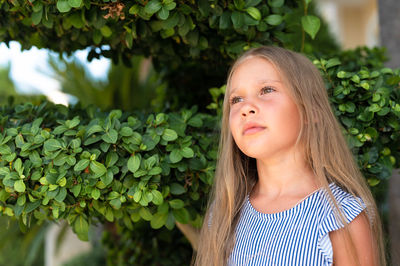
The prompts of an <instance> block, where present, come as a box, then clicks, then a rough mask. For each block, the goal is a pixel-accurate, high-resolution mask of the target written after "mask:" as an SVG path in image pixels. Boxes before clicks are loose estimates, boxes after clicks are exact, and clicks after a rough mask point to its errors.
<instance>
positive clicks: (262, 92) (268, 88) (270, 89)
mask: <svg viewBox="0 0 400 266" xmlns="http://www.w3.org/2000/svg"><path fill="white" fill-rule="evenodd" d="M273 91H275V90H274V89H273V88H271V87H268V86H266V87H263V88H262V89H261V94H265V93H269V92H273Z"/></svg>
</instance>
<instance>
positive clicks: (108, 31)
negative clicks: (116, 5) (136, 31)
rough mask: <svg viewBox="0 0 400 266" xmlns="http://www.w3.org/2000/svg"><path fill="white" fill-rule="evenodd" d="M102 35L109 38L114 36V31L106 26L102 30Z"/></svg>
mask: <svg viewBox="0 0 400 266" xmlns="http://www.w3.org/2000/svg"><path fill="white" fill-rule="evenodd" d="M100 32H101V35H103V36H104V37H106V38H108V37H110V36H111V35H112V31H111V29H110V27H108V26H107V25H104V26H103V27H102V28H101V29H100Z"/></svg>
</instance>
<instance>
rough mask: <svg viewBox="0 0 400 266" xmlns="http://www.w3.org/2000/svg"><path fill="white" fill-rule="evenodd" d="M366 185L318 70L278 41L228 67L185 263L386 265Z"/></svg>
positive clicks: (378, 229)
mask: <svg viewBox="0 0 400 266" xmlns="http://www.w3.org/2000/svg"><path fill="white" fill-rule="evenodd" d="M384 254H385V253H384V250H383V241H382V230H381V223H380V220H379V216H378V212H377V208H376V205H375V202H374V199H373V197H372V195H371V192H370V191H369V188H368V186H367V184H366V182H365V179H364V178H363V176H362V174H361V173H360V171H359V169H358V167H357V164H356V163H355V161H354V158H353V155H352V153H351V151H350V150H349V148H348V146H347V143H346V141H345V139H344V137H343V135H342V131H341V127H340V125H339V123H338V122H337V120H336V118H335V116H334V114H333V113H332V111H331V109H330V105H329V100H328V95H327V92H326V89H325V87H324V83H323V80H322V78H321V76H320V73H319V71H318V70H317V68H316V67H315V66H314V65H313V64H312V63H311V62H310V61H309V60H308V59H307V58H306V57H304V56H302V55H301V54H298V53H295V52H292V51H289V50H286V49H283V48H278V47H265V46H264V47H259V48H255V49H251V50H248V51H247V52H246V53H244V54H243V55H242V56H241V57H239V58H238V59H237V60H236V62H235V63H234V64H233V66H232V67H231V70H230V72H229V75H228V80H227V90H226V94H225V98H224V104H223V115H222V125H221V139H220V148H219V159H218V162H217V169H216V173H215V182H214V185H213V189H212V191H211V193H210V198H209V201H208V208H207V212H206V215H205V219H204V225H203V227H202V229H201V232H200V238H199V242H198V250H197V254H196V256H195V257H193V258H194V259H195V262H194V264H195V265H200V266H210V265H216V266H219V265H229V266H230V265H296V266H297V265H332V264H335V265H340V266H341V265H362V266H364V265H382V266H383V265H385V256H384Z"/></svg>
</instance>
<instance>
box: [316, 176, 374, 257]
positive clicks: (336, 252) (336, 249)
mask: <svg viewBox="0 0 400 266" xmlns="http://www.w3.org/2000/svg"><path fill="white" fill-rule="evenodd" d="M329 188H330V190H331V192H332V194H333V196H334V198H335V201H336V203H337V205H338V207H339V209H340V210H337V209H336V208H335V206H334V204H333V203H332V202H331V199H330V197H329V195H328V193H327V191H324V192H326V193H322V195H323V197H322V204H323V206H324V212H323V214H322V215H321V221H320V225H319V238H318V245H319V247H320V249H321V251H322V253H323V254H324V255H325V257H326V258H327V259H328V261H330V262H332V261H335V263H336V264H338V265H349V264H346V262H347V263H349V261H351V260H349V257H348V256H349V254H347V251H348V250H349V246H348V245H347V244H345V242H346V240H345V239H346V234H345V233H344V232H345V229H343V227H344V224H343V223H342V222H341V220H340V218H339V217H338V211H340V212H341V213H342V214H343V216H344V218H345V219H346V223H347V224H348V227H347V229H348V230H349V233H350V236H351V239H352V240H353V242H354V244H355V246H356V247H357V253H358V254H359V256H360V257H363V258H368V254H369V255H371V254H373V253H372V250H371V248H369V246H370V245H372V243H373V241H372V239H371V237H372V231H371V230H370V224H369V219H368V215H367V213H366V210H367V206H366V204H365V203H364V202H363V200H362V199H361V198H360V197H357V196H354V195H352V194H351V193H349V192H347V191H345V190H344V189H342V188H341V187H340V186H338V185H336V184H334V183H331V184H330V185H329ZM361 249H363V250H361ZM365 252H369V253H368V254H366V253H365ZM337 261H339V262H341V263H337ZM370 261H372V259H371V260H370ZM361 265H364V264H361ZM365 265H370V264H368V263H367V264H365Z"/></svg>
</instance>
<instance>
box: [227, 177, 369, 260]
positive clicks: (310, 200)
mask: <svg viewBox="0 0 400 266" xmlns="http://www.w3.org/2000/svg"><path fill="white" fill-rule="evenodd" d="M329 187H330V188H331V190H332V193H333V195H334V197H335V198H336V200H337V202H338V204H339V206H340V207H341V208H343V211H344V214H345V216H346V219H347V221H348V222H350V221H352V220H353V219H354V218H355V217H356V216H357V215H358V214H359V213H360V212H361V211H362V210H363V209H365V207H366V206H365V204H364V202H363V201H362V200H361V198H359V197H357V198H358V199H359V200H360V203H361V204H360V203H359V202H358V201H357V200H356V198H355V197H353V196H352V195H351V194H349V193H347V192H345V191H344V190H342V189H341V188H340V187H339V186H337V185H336V184H334V183H331V184H330V185H329ZM323 192H324V190H323V189H322V188H321V189H319V190H317V191H315V192H313V193H312V194H311V195H309V196H308V197H307V198H305V199H304V200H303V201H301V202H299V203H298V204H297V205H295V206H294V207H292V208H291V209H288V210H285V211H282V212H279V213H273V214H266V213H261V212H258V211H257V210H256V209H254V207H253V206H252V205H251V203H250V201H249V196H248V195H247V197H246V200H245V204H244V205H243V208H242V210H241V213H240V219H239V222H238V225H237V227H236V231H235V232H236V234H235V236H236V242H235V246H234V248H233V251H232V253H231V255H230V257H229V260H228V266H236V265H237V266H245V265H246V266H260V265H296V266H300V265H307V266H310V265H332V261H333V259H332V258H333V251H332V245H331V241H330V239H329V232H330V231H333V230H337V229H340V228H342V227H343V225H342V224H341V223H340V221H337V220H336V219H335V216H334V214H333V210H332V208H331V207H330V205H329V202H328V194H325V193H323ZM325 192H326V191H325Z"/></svg>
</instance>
